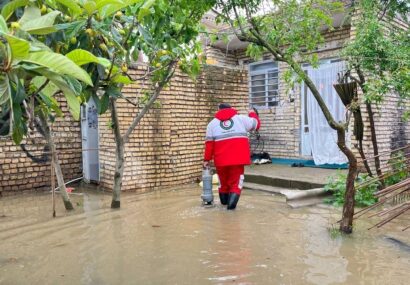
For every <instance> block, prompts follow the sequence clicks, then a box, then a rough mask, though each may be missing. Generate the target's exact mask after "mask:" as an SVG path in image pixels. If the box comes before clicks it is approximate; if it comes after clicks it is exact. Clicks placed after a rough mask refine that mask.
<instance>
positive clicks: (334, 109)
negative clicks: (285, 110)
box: [301, 60, 347, 165]
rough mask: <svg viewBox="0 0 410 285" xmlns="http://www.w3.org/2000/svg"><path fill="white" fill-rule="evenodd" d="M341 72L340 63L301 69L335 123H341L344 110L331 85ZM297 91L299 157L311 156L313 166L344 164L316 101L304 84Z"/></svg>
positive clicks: (334, 136) (335, 62) (328, 63)
mask: <svg viewBox="0 0 410 285" xmlns="http://www.w3.org/2000/svg"><path fill="white" fill-rule="evenodd" d="M343 69H344V63H343V62H341V61H340V60H328V61H326V62H322V63H321V64H320V66H319V68H312V67H311V66H307V67H306V68H305V72H306V73H307V74H308V75H309V77H310V78H311V79H312V81H313V83H314V84H315V86H316V87H317V89H318V90H319V92H320V95H321V96H322V98H323V100H324V101H325V103H326V106H327V107H328V108H329V110H330V112H331V113H332V115H333V117H334V119H335V120H336V121H337V122H340V121H345V106H344V105H343V103H342V101H341V100H340V98H339V96H338V95H337V93H336V91H335V89H334V88H333V84H335V83H337V76H338V73H339V72H341V71H343ZM301 91H302V92H301V93H302V94H301V97H302V98H301V99H302V104H301V105H302V108H301V111H302V113H301V116H302V118H301V155H304V156H312V158H313V160H314V161H315V164H316V165H323V164H343V163H346V162H347V158H346V157H345V155H344V154H343V153H342V152H341V151H340V150H339V147H338V146H337V133H336V131H335V130H333V129H332V128H330V126H329V125H328V123H327V120H326V118H325V116H324V115H323V112H322V110H321V109H320V107H319V105H318V103H317V101H316V99H315V98H314V96H313V95H312V93H311V92H310V90H309V89H308V88H307V87H306V86H305V84H303V85H302V90H301Z"/></svg>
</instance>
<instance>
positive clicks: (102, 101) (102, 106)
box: [98, 93, 110, 114]
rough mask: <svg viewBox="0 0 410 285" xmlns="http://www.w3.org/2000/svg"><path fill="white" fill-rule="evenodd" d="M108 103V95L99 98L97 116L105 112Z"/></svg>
mask: <svg viewBox="0 0 410 285" xmlns="http://www.w3.org/2000/svg"><path fill="white" fill-rule="evenodd" d="M109 102H110V96H109V95H108V93H104V95H103V96H102V97H101V98H100V104H99V105H98V113H99V114H104V113H105V111H107V109H108V103H109Z"/></svg>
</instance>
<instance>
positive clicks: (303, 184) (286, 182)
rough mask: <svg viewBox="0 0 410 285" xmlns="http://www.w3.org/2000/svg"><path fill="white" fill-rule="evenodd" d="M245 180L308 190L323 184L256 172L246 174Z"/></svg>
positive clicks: (320, 186)
mask: <svg viewBox="0 0 410 285" xmlns="http://www.w3.org/2000/svg"><path fill="white" fill-rule="evenodd" d="M245 181H246V182H249V183H255V184H261V185H267V186H272V187H281V188H288V189H299V190H308V189H313V188H322V187H323V186H324V185H325V184H321V183H314V182H310V181H303V180H293V179H288V178H279V177H271V176H264V175H257V174H246V173H245Z"/></svg>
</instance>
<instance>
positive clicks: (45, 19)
mask: <svg viewBox="0 0 410 285" xmlns="http://www.w3.org/2000/svg"><path fill="white" fill-rule="evenodd" d="M39 12H40V10H39V9H38V8H36V7H28V8H27V9H26V11H25V13H24V15H23V17H22V18H21V20H20V25H21V29H22V30H24V31H26V32H28V33H30V34H33V35H46V34H51V33H54V32H55V31H57V28H56V27H54V21H55V19H56V17H57V16H58V15H60V12H59V11H53V12H51V13H48V14H46V15H44V16H40V17H39V14H38V13H39ZM26 14H27V16H26V17H25V15H26ZM40 15H41V12H40Z"/></svg>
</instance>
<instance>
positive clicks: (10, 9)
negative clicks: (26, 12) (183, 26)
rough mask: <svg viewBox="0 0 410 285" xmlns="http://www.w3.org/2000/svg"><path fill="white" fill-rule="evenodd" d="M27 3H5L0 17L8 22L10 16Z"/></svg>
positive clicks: (19, 1)
mask: <svg viewBox="0 0 410 285" xmlns="http://www.w3.org/2000/svg"><path fill="white" fill-rule="evenodd" d="M28 3H29V0H14V1H11V2H9V3H7V4H6V5H5V6H4V7H3V9H1V15H2V16H3V17H4V19H5V20H8V19H9V18H10V16H11V15H13V13H14V11H16V10H17V9H18V8H20V7H24V6H26V5H27V4H28Z"/></svg>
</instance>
